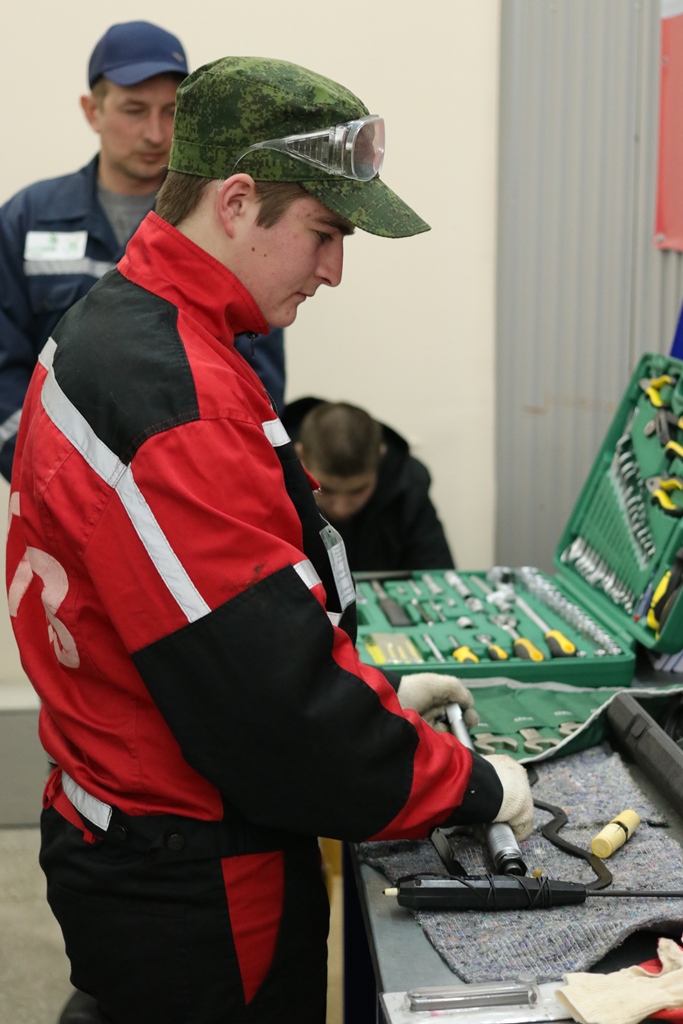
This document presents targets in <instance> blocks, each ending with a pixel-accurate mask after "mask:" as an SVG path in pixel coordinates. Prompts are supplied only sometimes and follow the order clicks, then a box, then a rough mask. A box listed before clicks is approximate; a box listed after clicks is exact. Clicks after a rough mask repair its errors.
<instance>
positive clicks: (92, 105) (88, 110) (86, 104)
mask: <svg viewBox="0 0 683 1024" xmlns="http://www.w3.org/2000/svg"><path fill="white" fill-rule="evenodd" d="M80 104H81V110H82V111H83V113H84V114H85V119H86V121H87V122H88V124H89V125H90V127H91V128H92V130H93V131H95V132H99V130H100V119H99V112H100V111H99V107H98V106H97V100H96V99H95V97H94V96H93V94H92V93H91V92H89V93H88V94H87V95H85V96H81V99H80Z"/></svg>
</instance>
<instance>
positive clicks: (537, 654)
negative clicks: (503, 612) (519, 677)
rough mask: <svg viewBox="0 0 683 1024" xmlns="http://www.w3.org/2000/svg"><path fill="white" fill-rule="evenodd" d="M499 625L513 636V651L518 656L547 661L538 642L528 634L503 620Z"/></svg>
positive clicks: (529, 659) (526, 659)
mask: <svg viewBox="0 0 683 1024" xmlns="http://www.w3.org/2000/svg"><path fill="white" fill-rule="evenodd" d="M498 625H499V626H500V628H501V629H504V630H505V632H506V633H509V634H510V636H511V637H512V653H513V654H514V655H515V657H516V658H524V660H525V661H545V658H544V657H543V652H542V651H539V649H538V647H537V646H536V644H535V643H533V642H532V641H531V640H529V638H528V637H527V636H521V635H520V634H519V633H518V632H517V630H516V629H515V627H514V626H511V625H510V624H509V623H505V622H502V621H500V622H499V623H498Z"/></svg>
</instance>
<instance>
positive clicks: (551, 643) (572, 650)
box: [515, 594, 576, 658]
mask: <svg viewBox="0 0 683 1024" xmlns="http://www.w3.org/2000/svg"><path fill="white" fill-rule="evenodd" d="M515 602H516V604H517V606H518V607H519V608H521V610H522V611H523V612H524V614H525V615H526V617H527V618H528V619H531V621H532V622H535V623H536V625H537V626H538V628H539V629H541V630H543V639H544V640H545V642H546V643H547V645H548V650H549V651H550V653H551V654H552V656H553V658H573V657H575V655H576V644H574V643H572V641H571V640H570V639H569V637H567V636H565V635H564V633H562V632H561V631H560V630H559V629H553V628H552V627H551V626H549V625H548V623H547V622H544V621H543V619H542V618H541V616H540V615H537V614H536V612H535V611H534V610H533V608H530V607H529V605H528V604H527V602H526V601H525V600H524V598H523V597H520V596H519V594H515Z"/></svg>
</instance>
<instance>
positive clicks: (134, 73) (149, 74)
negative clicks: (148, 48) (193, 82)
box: [103, 61, 188, 85]
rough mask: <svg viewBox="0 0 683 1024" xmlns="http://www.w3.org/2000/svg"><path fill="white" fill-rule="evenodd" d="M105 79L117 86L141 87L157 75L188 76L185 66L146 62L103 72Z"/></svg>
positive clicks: (166, 62) (167, 62) (168, 62)
mask: <svg viewBox="0 0 683 1024" xmlns="http://www.w3.org/2000/svg"><path fill="white" fill-rule="evenodd" d="M103 74H104V77H105V78H108V79H109V81H110V82H113V83H114V84H115V85H139V84H140V82H146V81H147V79H148V78H154V76H155V75H168V74H171V75H178V76H179V77H180V78H185V77H186V76H187V74H188V71H187V67H186V66H185V65H182V64H181V65H180V66H179V65H178V64H172V63H171V62H170V61H145V62H144V64H129V65H128V66H127V67H123V68H112V69H111V70H109V71H105V72H103Z"/></svg>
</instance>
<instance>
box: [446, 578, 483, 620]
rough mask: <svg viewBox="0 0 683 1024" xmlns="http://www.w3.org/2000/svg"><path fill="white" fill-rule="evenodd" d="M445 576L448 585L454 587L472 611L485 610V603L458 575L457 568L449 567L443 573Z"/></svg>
mask: <svg viewBox="0 0 683 1024" xmlns="http://www.w3.org/2000/svg"><path fill="white" fill-rule="evenodd" d="M443 578H444V580H445V582H446V583H447V584H448V586H449V587H452V588H453V590H455V592H456V593H457V594H459V595H460V597H461V598H462V599H463V601H464V602H465V604H466V605H467V607H468V608H469V609H470V611H472V612H477V613H478V612H483V611H484V605H483V604H482V602H481V601H480V600H479V598H478V597H475V596H474V594H473V593H472V591H471V590H470V588H469V587H468V586H467V584H466V583H465V582H464V580H463V579H461V577H460V576H458V574H457V572H455V570H453V569H447V570H446V572H445V573H444V574H443Z"/></svg>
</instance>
